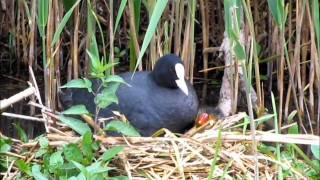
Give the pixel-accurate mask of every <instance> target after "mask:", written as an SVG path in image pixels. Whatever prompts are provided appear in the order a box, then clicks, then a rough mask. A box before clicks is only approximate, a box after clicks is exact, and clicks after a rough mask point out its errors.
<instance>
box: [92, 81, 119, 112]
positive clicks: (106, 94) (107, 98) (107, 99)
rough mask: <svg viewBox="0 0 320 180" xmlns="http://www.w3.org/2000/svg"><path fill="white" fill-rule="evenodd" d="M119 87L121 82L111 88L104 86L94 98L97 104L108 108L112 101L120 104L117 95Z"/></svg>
mask: <svg viewBox="0 0 320 180" xmlns="http://www.w3.org/2000/svg"><path fill="white" fill-rule="evenodd" d="M113 87H114V88H113ZM118 87H119V84H118V85H117V86H111V87H110V88H104V89H103V90H102V91H101V92H100V93H98V94H97V96H96V97H95V98H94V102H95V104H97V106H98V107H99V108H106V107H108V106H109V105H111V104H112V103H116V104H118V97H117V95H116V90H117V88H118Z"/></svg>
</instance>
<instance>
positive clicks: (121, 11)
mask: <svg viewBox="0 0 320 180" xmlns="http://www.w3.org/2000/svg"><path fill="white" fill-rule="evenodd" d="M127 1H128V0H121V3H120V6H119V10H118V15H117V18H116V24H115V26H114V33H113V34H115V32H116V31H117V28H118V25H119V22H120V19H121V17H122V14H123V11H124V8H125V7H126V4H127Z"/></svg>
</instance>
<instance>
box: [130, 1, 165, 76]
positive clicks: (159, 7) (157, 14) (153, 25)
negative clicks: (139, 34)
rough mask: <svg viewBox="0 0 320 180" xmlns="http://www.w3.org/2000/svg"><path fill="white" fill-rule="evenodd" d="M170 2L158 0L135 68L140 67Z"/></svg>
mask: <svg viewBox="0 0 320 180" xmlns="http://www.w3.org/2000/svg"><path fill="white" fill-rule="evenodd" d="M167 3H168V0H161V1H157V3H156V5H155V7H154V10H153V12H152V15H151V18H150V23H149V25H148V28H147V32H146V34H145V37H144V40H143V43H142V46H141V50H140V54H139V57H138V60H137V63H136V67H135V70H136V69H137V68H138V65H139V64H140V63H141V60H142V56H143V55H144V53H145V51H146V50H147V47H148V46H149V44H150V42H151V39H152V37H153V35H154V34H155V31H156V29H157V25H158V23H159V20H160V18H161V15H162V13H163V11H164V9H165V8H166V6H167Z"/></svg>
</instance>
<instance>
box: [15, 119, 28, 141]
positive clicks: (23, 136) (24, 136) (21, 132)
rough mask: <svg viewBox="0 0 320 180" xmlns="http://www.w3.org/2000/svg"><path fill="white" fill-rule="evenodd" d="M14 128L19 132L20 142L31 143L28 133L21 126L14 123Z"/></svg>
mask: <svg viewBox="0 0 320 180" xmlns="http://www.w3.org/2000/svg"><path fill="white" fill-rule="evenodd" d="M13 126H14V128H15V129H16V130H17V132H18V135H19V138H20V140H21V141H22V142H28V141H29V139H28V136H27V134H26V132H25V131H24V130H23V129H22V127H21V126H20V124H16V123H13Z"/></svg>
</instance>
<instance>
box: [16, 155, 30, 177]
mask: <svg viewBox="0 0 320 180" xmlns="http://www.w3.org/2000/svg"><path fill="white" fill-rule="evenodd" d="M16 165H17V166H18V168H19V169H20V170H21V171H22V172H24V173H26V174H28V175H29V176H32V173H31V168H30V166H29V165H28V164H27V163H26V162H24V161H23V160H21V159H18V160H17V161H16Z"/></svg>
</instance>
